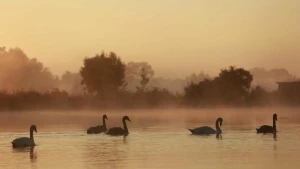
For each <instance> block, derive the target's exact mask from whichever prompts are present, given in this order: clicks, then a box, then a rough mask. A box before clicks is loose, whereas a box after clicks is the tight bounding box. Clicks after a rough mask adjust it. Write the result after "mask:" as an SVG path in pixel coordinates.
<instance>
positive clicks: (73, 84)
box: [60, 71, 83, 94]
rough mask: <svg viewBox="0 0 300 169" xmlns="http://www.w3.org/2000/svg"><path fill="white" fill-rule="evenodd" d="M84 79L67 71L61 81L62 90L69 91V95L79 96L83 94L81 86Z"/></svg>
mask: <svg viewBox="0 0 300 169" xmlns="http://www.w3.org/2000/svg"><path fill="white" fill-rule="evenodd" d="M81 81H82V78H81V76H80V74H79V72H78V73H72V72H70V71H66V72H65V73H64V74H63V75H62V76H61V79H60V89H62V90H64V91H67V92H68V93H73V94H78V93H82V92H83V86H82V85H81Z"/></svg>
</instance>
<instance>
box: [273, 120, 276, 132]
mask: <svg viewBox="0 0 300 169" xmlns="http://www.w3.org/2000/svg"><path fill="white" fill-rule="evenodd" d="M273 128H274V131H275V132H276V120H275V118H273Z"/></svg>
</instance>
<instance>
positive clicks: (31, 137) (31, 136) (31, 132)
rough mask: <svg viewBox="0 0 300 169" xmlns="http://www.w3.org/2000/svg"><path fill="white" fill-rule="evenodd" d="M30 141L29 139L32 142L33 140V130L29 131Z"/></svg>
mask: <svg viewBox="0 0 300 169" xmlns="http://www.w3.org/2000/svg"><path fill="white" fill-rule="evenodd" d="M30 139H31V140H34V139H33V130H32V129H30Z"/></svg>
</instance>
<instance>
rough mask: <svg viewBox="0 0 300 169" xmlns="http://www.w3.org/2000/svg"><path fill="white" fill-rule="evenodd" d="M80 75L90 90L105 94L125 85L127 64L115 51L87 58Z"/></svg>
mask: <svg viewBox="0 0 300 169" xmlns="http://www.w3.org/2000/svg"><path fill="white" fill-rule="evenodd" d="M83 63H84V65H83V67H81V70H80V75H81V77H82V84H83V85H85V86H86V88H87V90H88V92H90V93H96V94H98V95H101V96H105V95H107V94H109V93H111V92H116V91H118V90H119V88H120V87H121V86H123V85H124V77H125V65H124V63H123V62H122V61H121V59H120V58H119V57H118V56H117V55H116V54H115V53H113V52H110V53H109V54H105V53H104V52H102V53H101V54H100V55H98V54H97V55H96V56H95V57H91V58H88V57H87V58H85V59H84V61H83Z"/></svg>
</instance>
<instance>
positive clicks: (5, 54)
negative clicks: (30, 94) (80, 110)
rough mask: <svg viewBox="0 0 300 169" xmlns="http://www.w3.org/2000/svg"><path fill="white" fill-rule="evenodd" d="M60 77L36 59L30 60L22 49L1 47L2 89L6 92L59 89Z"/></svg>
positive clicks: (0, 78) (0, 84)
mask: <svg viewBox="0 0 300 169" xmlns="http://www.w3.org/2000/svg"><path fill="white" fill-rule="evenodd" d="M58 81H59V79H58V77H56V76H54V75H53V74H52V73H51V72H50V71H49V70H48V68H46V67H44V65H43V64H42V63H41V62H39V61H38V60H37V59H35V58H32V59H30V58H28V57H27V55H26V54H25V53H24V52H23V51H22V50H21V49H20V48H13V49H9V50H7V49H6V48H5V47H0V88H1V89H5V90H6V91H9V92H10V91H15V90H36V91H39V92H44V91H48V90H52V89H53V88H57V86H58Z"/></svg>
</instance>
